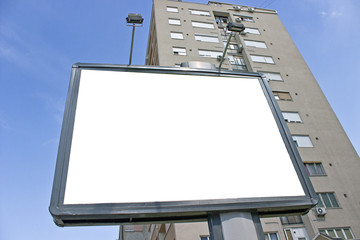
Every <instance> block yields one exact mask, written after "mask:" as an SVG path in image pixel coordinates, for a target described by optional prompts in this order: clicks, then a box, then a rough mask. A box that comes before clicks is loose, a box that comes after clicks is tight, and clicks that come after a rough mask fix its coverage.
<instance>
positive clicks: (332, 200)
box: [316, 192, 341, 209]
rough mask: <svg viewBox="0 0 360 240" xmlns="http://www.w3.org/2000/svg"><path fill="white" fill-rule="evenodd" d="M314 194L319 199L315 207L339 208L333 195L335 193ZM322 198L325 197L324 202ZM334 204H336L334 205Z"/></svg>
mask: <svg viewBox="0 0 360 240" xmlns="http://www.w3.org/2000/svg"><path fill="white" fill-rule="evenodd" d="M316 194H317V196H318V199H319V202H318V204H317V205H316V206H317V207H324V208H326V209H333V208H335V209H336V208H341V207H340V204H339V201H338V200H337V197H336V195H335V192H319V193H316ZM324 196H326V197H327V199H326V200H324V199H325V198H324ZM334 203H336V204H334ZM327 204H328V205H327ZM334 205H335V206H334Z"/></svg>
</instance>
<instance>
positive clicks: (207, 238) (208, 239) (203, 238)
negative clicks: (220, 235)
mask: <svg viewBox="0 0 360 240" xmlns="http://www.w3.org/2000/svg"><path fill="white" fill-rule="evenodd" d="M200 240H210V236H208V235H207V236H205V235H204V236H200Z"/></svg>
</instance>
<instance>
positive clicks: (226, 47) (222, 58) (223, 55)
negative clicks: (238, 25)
mask: <svg viewBox="0 0 360 240" xmlns="http://www.w3.org/2000/svg"><path fill="white" fill-rule="evenodd" d="M232 34H233V33H232V32H231V33H230V36H229V39H228V41H227V43H226V46H225V49H224V52H223V54H222V57H221V61H220V64H219V71H220V70H221V65H222V63H223V61H224V58H225V54H226V51H227V49H228V47H229V44H230V40H231V37H232ZM225 36H226V33H225Z"/></svg>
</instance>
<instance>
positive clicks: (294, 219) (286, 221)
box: [280, 215, 303, 225]
mask: <svg viewBox="0 0 360 240" xmlns="http://www.w3.org/2000/svg"><path fill="white" fill-rule="evenodd" d="M280 220H281V224H283V225H290V224H302V223H303V220H302V218H301V216H299V215H297V216H287V217H280Z"/></svg>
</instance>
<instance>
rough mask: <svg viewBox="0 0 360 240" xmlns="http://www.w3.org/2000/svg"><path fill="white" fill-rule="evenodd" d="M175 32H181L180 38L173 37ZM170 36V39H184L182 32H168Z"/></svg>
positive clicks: (178, 33)
mask: <svg viewBox="0 0 360 240" xmlns="http://www.w3.org/2000/svg"><path fill="white" fill-rule="evenodd" d="M175 34H177V35H180V34H181V38H178V37H174V36H175ZM170 38H171V39H177V40H184V34H183V33H182V32H170Z"/></svg>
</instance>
